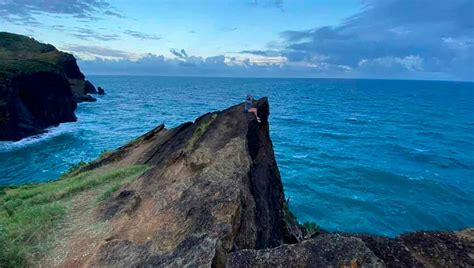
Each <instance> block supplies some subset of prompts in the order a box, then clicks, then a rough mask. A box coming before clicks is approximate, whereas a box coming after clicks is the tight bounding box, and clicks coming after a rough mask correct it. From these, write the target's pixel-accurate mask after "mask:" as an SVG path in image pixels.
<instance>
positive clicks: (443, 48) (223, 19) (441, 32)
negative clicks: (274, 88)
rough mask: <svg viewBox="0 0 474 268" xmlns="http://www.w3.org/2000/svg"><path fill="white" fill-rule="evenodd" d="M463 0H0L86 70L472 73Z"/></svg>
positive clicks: (29, 29) (10, 14)
mask: <svg viewBox="0 0 474 268" xmlns="http://www.w3.org/2000/svg"><path fill="white" fill-rule="evenodd" d="M473 14H474V1H473V0H450V1H440V0H379V1H376V0H332V1H330V0H325V1H323V0H313V1H302V0H293V1H289V0H286V1H285V0H248V1H247V0H240V1H231V0H221V1H209V0H203V1H197V0H187V1H183V0H174V1H165V0H162V1H145V0H134V1H125V0H116V1H107V0H63V1H61V0H0V30H1V31H9V32H15V33H20V34H25V35H28V36H31V37H34V38H35V39H37V40H39V41H42V42H47V43H51V44H53V45H55V46H56V47H58V48H59V49H61V50H65V51H69V52H71V53H73V54H74V55H75V56H76V57H77V58H78V59H79V64H80V66H81V69H82V70H83V71H84V72H85V73H86V74H145V75H193V76H194V75H197V76H250V77H254V76H259V77H344V78H400V79H437V80H474V19H473V17H474V15H473Z"/></svg>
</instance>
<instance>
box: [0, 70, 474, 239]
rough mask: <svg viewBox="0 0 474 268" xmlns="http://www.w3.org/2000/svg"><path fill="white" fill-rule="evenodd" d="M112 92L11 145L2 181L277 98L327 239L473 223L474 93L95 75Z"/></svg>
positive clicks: (296, 207) (277, 143)
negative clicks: (248, 102) (330, 234)
mask: <svg viewBox="0 0 474 268" xmlns="http://www.w3.org/2000/svg"><path fill="white" fill-rule="evenodd" d="M89 78H90V80H92V82H94V84H96V85H100V86H102V87H104V88H105V89H106V91H107V95H105V96H99V97H98V98H99V100H98V101H97V102H95V103H83V104H80V105H79V108H78V110H77V115H78V118H79V121H78V122H77V123H67V124H62V125H61V126H59V127H57V128H53V129H51V130H50V132H49V133H48V134H45V135H42V136H40V137H37V138H29V139H25V140H22V141H20V142H15V143H12V142H3V143H0V174H1V175H0V184H6V185H8V184H17V183H27V182H35V181H46V180H51V179H55V178H57V177H58V175H59V174H60V173H61V172H63V171H65V170H66V169H67V168H68V167H69V166H70V165H71V164H73V163H76V162H78V161H81V160H84V161H88V160H92V159H94V158H96V157H97V156H98V155H99V154H100V153H101V152H102V151H103V150H110V149H114V148H116V147H118V146H120V145H123V144H124V143H126V142H128V141H130V140H131V139H133V138H135V137H137V136H138V135H140V134H142V133H144V132H146V131H147V130H149V129H151V128H153V127H155V126H156V125H158V124H160V123H162V122H164V123H165V124H166V125H167V126H168V127H174V126H177V125H178V124H180V123H182V122H185V121H190V120H194V119H195V118H196V117H198V116H199V115H201V114H203V113H205V112H207V111H210V110H217V109H223V108H226V107H228V106H230V105H233V104H235V103H238V102H241V101H243V99H244V97H245V95H246V93H252V94H253V95H255V96H268V97H269V100H270V105H271V136H272V139H273V142H274V147H275V153H276V158H277V161H278V164H279V167H280V170H281V173H282V179H283V183H284V186H285V192H286V195H287V197H289V198H290V200H291V201H290V206H291V208H292V210H293V211H294V212H295V213H296V214H297V216H298V217H299V219H300V220H301V221H308V220H311V221H315V222H317V223H318V224H320V225H321V226H322V227H323V228H326V229H328V230H340V231H349V232H369V233H375V234H384V235H390V236H393V235H396V234H398V233H400V232H404V231H412V230H418V229H459V228H463V227H468V226H474V84H473V83H460V82H426V81H389V80H317V79H232V78H179V77H175V78H171V77H124V76H122V77H120V76H91V77H89Z"/></svg>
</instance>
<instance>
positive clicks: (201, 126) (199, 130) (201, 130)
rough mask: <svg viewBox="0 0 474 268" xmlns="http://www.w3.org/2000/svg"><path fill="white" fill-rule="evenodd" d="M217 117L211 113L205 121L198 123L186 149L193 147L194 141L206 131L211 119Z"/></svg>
mask: <svg viewBox="0 0 474 268" xmlns="http://www.w3.org/2000/svg"><path fill="white" fill-rule="evenodd" d="M216 118H217V114H213V115H211V116H210V117H209V118H208V119H207V120H206V121H204V122H202V123H200V124H199V126H198V127H197V128H196V129H195V130H194V133H193V136H192V137H191V139H189V141H188V144H187V145H186V150H187V151H190V150H192V149H193V147H194V145H195V144H196V142H197V141H198V140H199V139H200V138H201V137H202V135H204V133H206V131H207V129H208V128H209V126H210V125H211V123H212V121H214V120H215V119H216Z"/></svg>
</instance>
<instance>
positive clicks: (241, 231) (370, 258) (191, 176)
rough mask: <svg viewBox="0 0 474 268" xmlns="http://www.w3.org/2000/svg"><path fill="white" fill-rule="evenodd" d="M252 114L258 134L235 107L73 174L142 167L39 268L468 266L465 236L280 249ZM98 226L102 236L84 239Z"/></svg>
mask: <svg viewBox="0 0 474 268" xmlns="http://www.w3.org/2000/svg"><path fill="white" fill-rule="evenodd" d="M257 108H258V113H259V116H260V117H261V119H262V123H260V124H259V123H258V122H257V121H256V120H255V117H254V116H252V115H249V114H246V113H243V104H240V105H236V106H233V107H230V108H228V109H226V110H223V111H219V112H213V113H208V114H205V115H203V116H201V117H199V118H198V119H196V121H195V122H194V123H191V122H188V123H184V124H182V125H180V126H178V127H176V128H173V129H166V128H164V126H163V125H161V126H159V127H157V128H155V129H153V130H152V131H150V132H149V133H147V134H145V135H143V136H142V137H140V138H138V139H137V140H135V141H134V142H131V143H129V144H128V145H125V146H123V147H121V148H118V149H117V150H115V151H114V152H111V153H107V154H106V155H105V156H103V157H101V158H100V159H98V160H96V161H94V162H92V163H90V164H88V165H87V166H84V167H82V168H81V169H80V170H78V171H76V173H78V174H80V173H81V172H86V171H91V170H100V169H103V170H108V169H114V168H117V167H123V166H128V165H134V164H144V165H148V166H149V167H150V169H149V170H148V171H146V172H145V173H144V174H142V175H141V176H140V177H138V178H137V179H136V180H134V181H132V182H130V183H127V184H125V185H123V186H122V187H121V188H120V189H118V190H117V191H116V192H115V193H114V194H112V196H110V197H109V198H108V199H106V200H105V201H104V202H103V203H101V204H100V205H99V206H98V207H96V208H95V209H94V212H93V214H92V215H93V216H92V217H89V218H88V221H89V222H87V226H86V227H84V226H83V225H84V223H82V222H81V223H80V224H78V225H77V226H76V225H74V224H71V226H68V227H67V228H66V229H67V230H69V231H66V233H64V234H61V236H60V237H61V239H62V240H61V242H60V244H59V245H58V246H57V248H56V249H55V250H53V252H51V256H53V257H52V258H50V259H52V260H53V261H50V262H45V263H44V266H63V267H76V266H90V267H187V266H192V267H224V266H227V267H341V266H344V265H347V266H348V267H358V266H363V267H385V266H389V267H424V266H426V267H458V266H459V267H462V266H464V267H472V266H473V265H474V261H473V259H472V256H474V255H473V254H474V244H473V241H474V240H473V236H472V235H473V233H472V230H466V231H464V232H458V233H456V232H415V233H409V234H403V235H401V236H400V237H397V238H394V239H391V238H386V237H377V236H371V235H360V234H344V233H327V232H323V233H320V234H315V235H313V236H312V237H311V238H307V239H306V240H304V241H300V242H298V243H294V244H286V243H285V242H288V241H289V240H291V239H287V238H288V237H291V234H289V233H288V230H290V229H291V228H290V227H292V226H288V221H287V220H285V215H287V213H288V212H287V211H285V210H286V208H285V197H284V192H283V186H282V182H281V179H280V173H279V170H278V166H277V163H276V161H275V158H274V153H273V147H272V142H271V140H270V134H269V133H270V126H269V123H268V116H269V104H268V101H267V99H266V98H263V99H260V100H259V101H258V103H257ZM91 198H92V197H91ZM98 225H100V226H101V230H103V231H101V232H98V231H90V228H89V226H98ZM296 225H297V226H296V228H301V226H298V224H296ZM293 227H295V226H293Z"/></svg>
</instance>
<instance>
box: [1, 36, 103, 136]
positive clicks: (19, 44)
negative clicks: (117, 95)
mask: <svg viewBox="0 0 474 268" xmlns="http://www.w3.org/2000/svg"><path fill="white" fill-rule="evenodd" d="M101 92H102V93H103V91H101ZM97 93H98V91H97V89H96V88H95V86H94V85H93V84H92V83H91V82H89V81H87V80H86V79H85V76H84V74H83V73H82V72H81V71H80V70H79V67H78V66H77V64H76V59H75V58H74V56H73V55H71V54H69V53H65V52H62V51H59V50H57V49H56V48H55V47H54V46H53V45H50V44H43V43H40V42H38V41H36V40H34V39H33V38H29V37H26V36H22V35H18V34H13V33H7V32H0V140H20V139H22V138H25V137H28V136H31V135H36V134H40V133H42V132H44V129H45V128H47V127H50V126H57V125H59V124H60V123H63V122H73V121H76V116H75V113H74V112H75V109H76V107H77V103H79V102H84V101H95V100H96V99H95V98H94V97H92V96H91V95H89V94H97Z"/></svg>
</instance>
